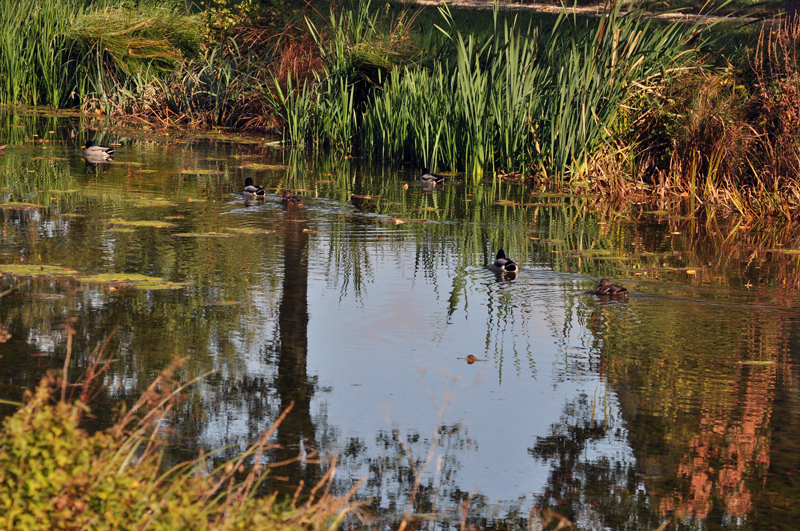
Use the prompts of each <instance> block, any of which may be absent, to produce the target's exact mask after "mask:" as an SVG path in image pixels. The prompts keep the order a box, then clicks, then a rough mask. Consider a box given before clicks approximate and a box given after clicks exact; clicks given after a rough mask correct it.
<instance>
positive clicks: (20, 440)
mask: <svg viewBox="0 0 800 531" xmlns="http://www.w3.org/2000/svg"><path fill="white" fill-rule="evenodd" d="M106 343H107V342H106ZM105 346H106V345H104V346H103V348H98V349H97V350H96V351H95V352H94V353H93V356H92V360H91V363H90V366H89V368H88V370H87V371H86V374H85V375H84V377H83V380H82V381H80V382H78V383H74V384H69V383H68V381H67V379H66V377H65V378H64V379H63V380H62V379H61V378H59V377H58V376H57V375H56V374H55V373H54V372H52V371H51V372H48V373H47V374H46V375H45V376H44V377H43V378H42V380H41V382H40V383H39V385H38V386H37V387H36V389H35V391H33V392H31V391H26V393H25V399H24V400H25V403H24V404H15V403H12V402H7V401H2V403H3V404H7V405H15V406H18V407H19V409H18V410H17V412H16V413H14V414H12V415H9V416H8V417H6V418H5V419H4V420H3V423H2V427H1V428H0V508H2V510H0V526H3V528H6V529H27V530H29V531H35V530H43V531H44V530H49V529H154V530H158V529H163V530H178V529H192V530H194V529H200V530H202V529H272V530H275V531H280V530H287V531H288V530H298V529H307V530H317V529H326V530H335V529H337V528H338V527H339V525H340V524H341V522H342V520H344V519H345V518H347V517H348V515H350V514H356V515H358V514H360V513H361V508H360V504H358V503H357V502H354V501H351V498H352V496H353V494H354V493H355V491H356V489H357V488H358V487H359V486H360V485H361V482H357V483H356V484H355V485H354V486H353V488H352V489H351V491H350V492H349V493H347V494H346V495H344V496H341V495H338V496H337V495H334V494H332V493H331V492H330V487H331V484H332V482H333V478H334V475H335V471H336V460H335V458H334V459H332V460H331V461H330V462H327V463H326V465H327V466H326V468H327V472H326V473H325V474H324V475H323V477H322V478H321V479H320V480H319V482H318V483H317V484H316V485H309V486H308V488H306V489H303V484H302V482H301V484H300V486H299V488H298V489H297V490H296V492H295V493H294V496H293V497H291V496H288V497H287V499H283V498H282V497H281V496H279V493H277V492H271V493H264V492H262V491H263V490H264V489H263V485H262V484H263V483H264V481H265V480H266V479H267V478H268V477H269V476H270V475H271V474H270V472H271V470H272V469H273V468H274V467H278V468H277V469H276V470H277V471H278V472H280V468H279V467H280V466H282V465H285V464H287V463H291V462H296V461H301V460H302V461H304V462H306V463H319V462H320V461H319V459H318V458H317V456H316V455H315V454H314V453H313V452H309V453H308V454H307V455H305V456H302V455H301V456H298V457H297V458H295V459H291V460H289V461H284V462H281V463H268V462H267V461H266V460H265V459H264V458H265V457H266V456H267V455H269V453H270V451H271V450H273V449H275V448H277V447H278V445H276V444H274V443H272V442H270V441H271V440H272V439H274V437H273V435H274V433H275V431H276V429H277V428H278V426H279V425H280V423H281V421H283V420H284V418H285V417H286V415H287V414H288V413H289V410H290V409H291V408H288V409H287V410H285V411H284V412H283V413H282V414H281V416H280V417H279V418H278V419H277V420H276V422H275V423H273V425H272V426H271V427H270V428H269V429H267V430H266V431H265V432H264V433H262V434H261V436H260V437H259V439H258V441H256V442H255V443H254V444H253V445H252V446H250V448H248V449H247V450H245V451H244V452H241V453H240V454H238V455H236V456H234V457H233V458H230V459H225V458H223V459H221V460H220V459H218V456H215V455H214V454H215V453H219V452H223V451H224V450H226V449H227V448H221V449H219V450H218V451H216V452H211V453H209V454H201V455H200V457H198V458H197V459H194V460H190V461H186V462H183V463H178V464H176V465H174V466H171V467H168V466H165V463H164V462H163V458H164V445H165V444H166V440H165V438H164V436H163V430H164V428H163V425H166V424H168V421H167V418H168V415H169V413H170V411H172V410H173V409H174V408H175V407H176V406H177V404H178V403H179V401H180V393H181V391H182V390H184V389H185V388H186V385H179V384H178V383H177V382H176V381H175V380H174V379H173V374H174V372H175V371H176V370H177V369H178V368H179V366H180V365H181V363H182V360H178V361H176V362H174V363H173V364H172V365H171V366H170V367H168V368H167V369H165V370H164V371H163V372H162V373H161V374H160V375H159V376H158V377H157V378H156V379H155V380H154V381H153V383H152V384H151V385H150V386H149V387H148V388H147V390H146V391H145V393H144V394H143V395H142V396H141V397H140V398H139V400H138V401H137V402H136V403H135V404H133V405H132V406H131V408H130V409H129V410H125V409H123V410H121V411H120V414H119V420H118V421H117V422H116V423H115V424H114V425H113V426H112V427H110V428H108V429H106V430H103V431H98V432H96V433H94V434H89V433H88V432H87V431H85V430H83V429H81V428H80V427H79V426H80V424H81V420H82V418H84V417H87V416H90V413H91V412H90V409H89V407H88V405H87V404H88V403H90V402H91V401H92V400H93V399H94V398H96V397H97V395H98V394H100V392H101V388H102V385H101V383H100V382H99V380H101V379H102V378H100V377H102V375H103V373H104V372H105V371H106V370H107V369H108V366H109V364H110V363H111V361H112V360H111V359H110V358H108V357H107V355H105V354H104V351H105V350H106V349H105ZM98 351H99V353H98ZM67 360H69V358H67ZM75 395H78V396H75ZM59 397H60V400H59ZM220 461H221V462H220ZM301 490H302V492H301Z"/></svg>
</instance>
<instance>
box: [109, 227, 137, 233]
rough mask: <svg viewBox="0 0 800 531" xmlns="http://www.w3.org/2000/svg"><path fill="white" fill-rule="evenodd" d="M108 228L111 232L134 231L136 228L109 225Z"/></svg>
mask: <svg viewBox="0 0 800 531" xmlns="http://www.w3.org/2000/svg"><path fill="white" fill-rule="evenodd" d="M108 230H110V231H111V232H136V229H130V228H127V227H111V228H110V229H108Z"/></svg>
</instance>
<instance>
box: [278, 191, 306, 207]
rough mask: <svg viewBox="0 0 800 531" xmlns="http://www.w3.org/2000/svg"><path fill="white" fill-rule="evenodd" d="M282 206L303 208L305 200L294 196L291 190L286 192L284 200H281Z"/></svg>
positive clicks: (284, 192)
mask: <svg viewBox="0 0 800 531" xmlns="http://www.w3.org/2000/svg"><path fill="white" fill-rule="evenodd" d="M281 204H282V205H284V206H289V207H300V206H303V200H302V199H300V198H299V197H297V196H296V195H292V191H291V190H284V191H283V199H281Z"/></svg>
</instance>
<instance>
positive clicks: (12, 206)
mask: <svg viewBox="0 0 800 531" xmlns="http://www.w3.org/2000/svg"><path fill="white" fill-rule="evenodd" d="M0 208H5V209H7V210H32V209H34V208H45V207H44V206H43V205H34V204H33V203H17V202H14V201H10V202H8V203H0Z"/></svg>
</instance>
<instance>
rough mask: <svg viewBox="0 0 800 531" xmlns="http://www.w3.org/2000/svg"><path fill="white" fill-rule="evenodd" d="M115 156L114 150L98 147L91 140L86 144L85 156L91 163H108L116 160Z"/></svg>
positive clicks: (84, 147) (84, 148)
mask: <svg viewBox="0 0 800 531" xmlns="http://www.w3.org/2000/svg"><path fill="white" fill-rule="evenodd" d="M113 154H114V149H113V148H109V147H105V146H98V145H96V144H95V143H94V142H92V141H91V140H89V141H88V142H86V145H85V146H83V156H84V158H86V160H88V161H89V162H107V161H110V160H114V158H113V157H112V156H111V155H113Z"/></svg>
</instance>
